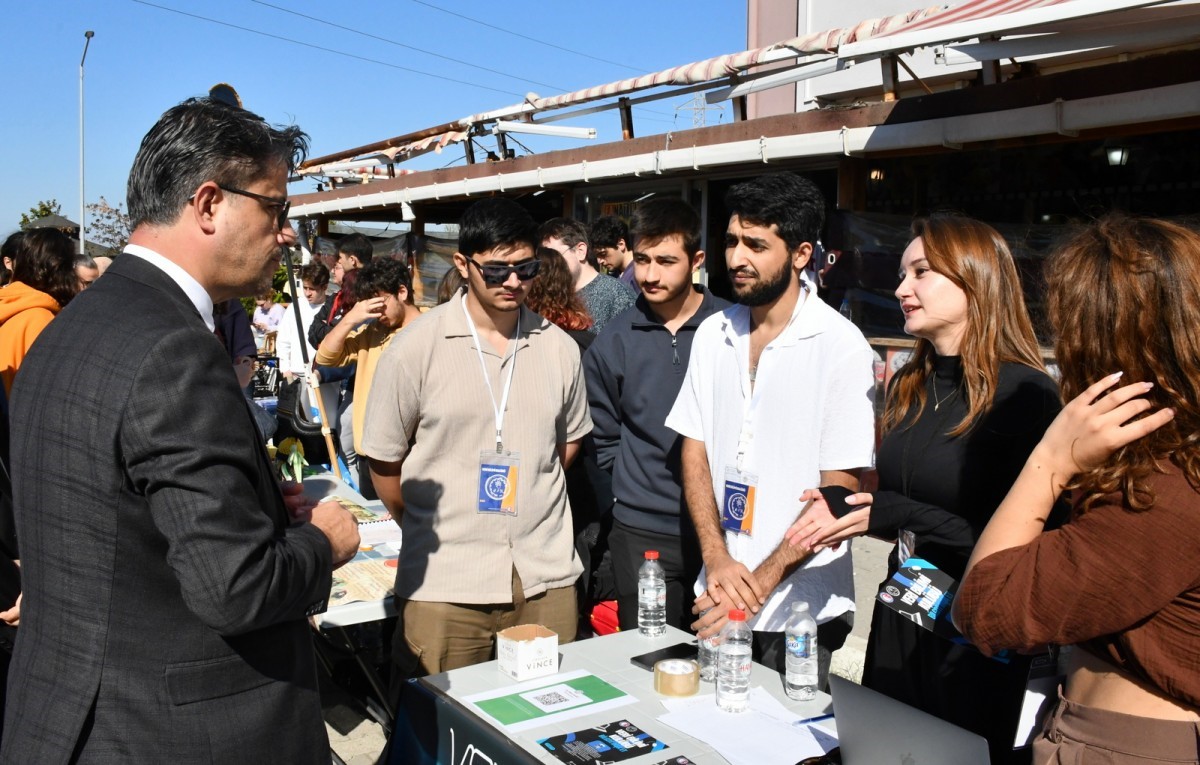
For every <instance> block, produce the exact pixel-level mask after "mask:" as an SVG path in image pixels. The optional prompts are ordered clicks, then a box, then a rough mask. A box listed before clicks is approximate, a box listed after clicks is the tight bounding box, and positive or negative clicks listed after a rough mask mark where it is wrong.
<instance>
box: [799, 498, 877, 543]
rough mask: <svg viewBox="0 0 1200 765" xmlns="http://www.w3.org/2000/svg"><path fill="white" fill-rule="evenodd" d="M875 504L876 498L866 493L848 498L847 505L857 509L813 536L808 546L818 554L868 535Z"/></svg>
mask: <svg viewBox="0 0 1200 765" xmlns="http://www.w3.org/2000/svg"><path fill="white" fill-rule="evenodd" d="M874 502H875V498H874V497H873V496H872V495H871V494H868V493H866V492H859V493H858V494H851V495H850V496H849V497H846V504H847V505H852V506H854V508H855V509H854V510H851V511H850V512H849V513H846V514H845V515H843V516H842V517H841V518H838V519H837V520H836V521H834V522H833V523H831V524H829V525H828V526H826V527H825V528H823V529H821V530H820V531H818V532H817V533H816V534H814V535H812V537H810V538H809V539H808V541H807V545H808V546H809V547H811V548H812V551H813V552H814V553H816V552H820V551H821V550H824V549H825V548H827V547H836V546H837V545H839V544H841V543H842V542H845V541H846V540H847V539H853V538H854V537H861V536H862V535H863V534H866V533H867V528H868V526H869V525H870V523H871V505H872V504H873V503H874Z"/></svg>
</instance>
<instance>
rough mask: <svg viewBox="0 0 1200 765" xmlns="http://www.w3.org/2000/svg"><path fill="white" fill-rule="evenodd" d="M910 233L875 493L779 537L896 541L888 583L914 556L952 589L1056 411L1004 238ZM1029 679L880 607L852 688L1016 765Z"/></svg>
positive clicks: (953, 227) (921, 224)
mask: <svg viewBox="0 0 1200 765" xmlns="http://www.w3.org/2000/svg"><path fill="white" fill-rule="evenodd" d="M912 233H913V238H912V240H911V242H910V243H909V245H908V247H907V248H906V249H905V251H904V254H903V256H902V257H901V262H900V277H901V281H900V286H899V287H897V289H896V297H897V298H899V300H900V308H901V309H902V310H903V312H904V330H905V332H907V333H908V334H910V335H913V336H915V337H916V343H915V345H914V348H913V353H912V358H911V359H910V360H909V362H908V363H907V364H906V365H905V366H904V367H903V368H902V369H901V370H900V371H899V372H898V373H897V376H896V377H895V379H893V380H892V384H891V389H890V390H889V391H888V401H887V407H886V409H885V412H884V415H883V440H882V442H881V443H880V446H879V451H878V457H877V459H876V463H877V464H876V467H877V470H878V472H879V489H878V491H875V492H873V493H858V494H852V495H850V496H849V497H847V498H846V500H845V502H846V505H848V506H849V507H850V508H852V509H851V510H850V511H849V512H848V513H846V514H844V515H842V517H840V518H839V519H838V520H836V521H834V522H833V523H831V524H829V525H827V526H825V527H824V528H823V529H821V530H820V531H816V533H815V534H814V533H813V532H814V529H813V527H812V526H811V525H808V526H805V519H806V517H807V516H809V515H810V513H805V515H804V516H801V519H800V521H798V522H797V524H796V525H795V526H793V529H792V531H791V532H790V533H789V537H790V538H791V539H792V540H793V544H795V543H801V544H807V545H810V546H813V547H815V548H820V547H822V546H826V545H832V544H836V543H838V542H841V541H843V540H846V539H849V538H851V537H854V536H859V535H861V534H871V535H872V536H876V537H880V538H884V539H889V540H897V547H896V549H895V550H893V552H892V555H891V557H890V558H889V561H888V564H889V570H888V576H889V578H890V576H891V575H892V574H894V573H895V572H896V571H897V569H898V567H899V566H900V565H901V564H902V563H904V561H905V560H906V559H908V558H910V557H916V558H920V559H923V560H926V561H929V562H931V563H932V564H933V565H935V566H937V567H938V568H940V569H941V570H943V571H945V572H946V573H948V574H949V575H950V576H952V577H954V578H955V579H958V578H960V577H961V576H962V575H963V571H964V569H965V567H966V563H967V558H968V557H969V556H970V554H971V549H972V548H973V547H974V545H975V540H976V539H977V538H978V536H979V534H980V532H982V531H983V528H984V526H985V525H986V524H987V522H988V519H989V518H990V517H991V515H992V512H993V511H994V510H995V509H996V507H997V506H998V505H999V504H1000V501H1001V500H1002V499H1003V498H1004V495H1005V493H1006V492H1007V491H1008V488H1009V487H1010V486H1011V485H1012V482H1013V480H1014V478H1015V477H1016V475H1017V473H1019V472H1020V470H1021V465H1022V464H1023V463H1024V461H1025V457H1026V456H1028V454H1029V452H1030V451H1031V450H1032V449H1033V446H1034V444H1036V443H1037V441H1038V439H1039V438H1041V435H1042V433H1043V432H1044V431H1045V429H1046V426H1047V425H1049V423H1050V421H1051V420H1053V419H1054V416H1055V415H1056V414H1057V413H1058V411H1059V409H1060V404H1059V398H1058V391H1057V388H1056V386H1055V384H1054V381H1053V380H1051V379H1050V377H1049V376H1048V375H1047V374H1046V372H1045V369H1044V368H1043V366H1042V361H1041V355H1040V353H1039V350H1038V345H1037V340H1036V338H1035V336H1034V333H1033V327H1032V325H1031V324H1030V321H1029V316H1028V314H1027V313H1026V311H1025V301H1024V298H1023V296H1022V293H1021V284H1020V281H1019V279H1018V277H1017V270H1016V266H1015V265H1014V263H1013V258H1012V255H1011V253H1010V252H1009V249H1008V245H1007V244H1006V243H1005V241H1004V239H1003V237H1001V236H1000V234H999V233H998V232H997V231H996V230H995V229H993V228H992V227H990V226H988V225H987V224H984V223H981V222H979V221H976V220H972V219H970V218H965V217H961V216H955V215H946V214H939V215H934V216H932V217H930V218H925V219H918V220H917V221H915V222H914V224H913V229H912ZM827 493H828V492H827ZM815 496H816V497H817V499H818V501H819V502H825V501H826V500H833V499H834V498H832V497H820V495H815ZM830 504H831V505H837V504H838V503H837V502H836V501H832V502H830ZM814 515H820V514H819V513H818V514H814ZM825 517H828V515H827V514H826V515H825ZM907 540H911V542H909V541H907ZM1028 668H1029V662H1028V660H1020V659H1018V660H1014V661H1012V662H1010V663H1008V664H1003V663H1001V662H998V661H994V660H992V659H989V658H987V657H985V656H983V655H981V654H980V653H979V652H978V651H977V650H975V649H974V648H971V647H969V646H964V645H961V644H959V643H956V642H952V641H951V640H949V639H947V638H945V637H942V636H940V635H935V634H934V633H933V632H931V631H929V630H927V629H924V628H922V627H920V626H918V625H916V624H914V623H913V622H911V621H908V620H907V619H905V618H904V617H902V616H900V615H899V614H897V613H896V612H894V611H892V610H891V609H889V608H887V607H886V606H885V605H884V604H883V603H880V602H878V601H877V602H876V605H875V611H874V614H873V616H872V623H871V633H870V637H869V639H868V644H867V656H866V664H865V667H864V670H863V680H862V682H863V685H866V686H868V687H871V688H873V689H875V690H877V691H880V692H882V693H886V694H887V695H889V696H892V697H893V698H896V699H899V700H900V701H903V702H905V703H907V704H910V705H912V706H915V707H918V708H920V709H923V710H925V711H927V712H929V713H931V714H934V715H937V716H938V717H941V718H943V719H945V720H949V721H950V722H953V723H955V724H957V725H960V726H962V727H965V728H968V729H970V730H973V731H975V732H977V733H979V734H980V735H983V736H985V737H986V738H987V739H988V741H989V744H990V745H991V749H992V760H993V762H1014V761H1015V762H1021V761H1023V760H1024V759H1027V754H1026V753H1016V754H1014V753H1013V739H1014V736H1015V733H1016V729H1017V718H1018V714H1019V712H1020V709H1021V702H1022V698H1023V695H1024V689H1025V682H1026V677H1027V672H1028Z"/></svg>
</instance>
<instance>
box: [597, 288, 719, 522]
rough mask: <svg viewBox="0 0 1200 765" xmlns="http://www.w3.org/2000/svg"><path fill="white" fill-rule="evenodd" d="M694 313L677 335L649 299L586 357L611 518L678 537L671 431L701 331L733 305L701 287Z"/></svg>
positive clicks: (678, 493)
mask: <svg viewBox="0 0 1200 765" xmlns="http://www.w3.org/2000/svg"><path fill="white" fill-rule="evenodd" d="M694 289H695V290H696V292H698V293H699V294H700V295H701V296H702V300H701V302H700V306H699V307H698V308H697V309H696V313H694V314H692V316H691V317H690V318H689V319H688V320H687V321H685V322H684V323H683V324H682V325H681V326H680V327H679V329H678V330H676V331H675V333H674V334H672V333H671V332H670V331H669V330H668V329H667V327H666V325H665V324H663V322H662V320H661V319H659V318H658V316H657V315H655V313H654V311H653V309H651V308H650V304H649V303H648V302H646V298H645V296H642V295H639V296H638V298H637V302H636V303H635V304H634V307H633V308H630V309H629V310H627V311H624V312H623V313H621V314H618V315H617V317H616V318H614V319H613V320H612V321H611V322H610V323H609V325H608V327H606V328H605V330H604V331H603V332H601V333H600V336H599V337H597V338H596V341H595V342H594V343H592V347H591V348H589V349H588V352H587V353H585V354H584V355H583V373H584V378H585V379H586V381H587V389H588V405H589V406H590V407H591V412H592V438H593V440H594V441H595V444H596V452H597V460H598V462H599V464H600V467H601V468H602V469H604V470H608V471H610V472H611V473H612V487H613V495H614V497H615V498H616V501H617V502H616V505H615V506H614V509H613V514H614V517H616V519H617V520H619V521H621V523H624V524H626V525H628V526H632V527H634V528H637V529H642V530H645V531H653V532H656V533H660V534H678V533H679V521H680V517H681V513H682V506H683V504H682V503H683V499H682V497H683V489H682V479H681V476H680V472H679V471H680V465H679V453H680V449H681V446H682V443H683V439H682V438H680V436H679V434H678V433H676V432H675V431H674V430H671V429H670V428H668V427H667V426H666V421H667V415H668V414H670V412H671V407H673V406H674V405H675V399H676V397H677V396H678V395H679V389H680V388H681V387H683V378H684V375H685V374H686V373H687V366H688V359H689V358H690V356H691V352H692V340H693V338H694V337H695V335H696V328H697V327H699V326H700V324H701V323H703V322H704V320H705V319H707V318H708V317H710V316H712V315H713V314H715V313H720V312H721V311H722V310H724V309H725V308H727V307H728V306H729V303H727V302H726V301H724V300H722V299H721V298H719V297H716V296H714V295H713V294H712V293H710V292H709V291H708V290H706V289H704V288H703V287H701V286H699V285H695V286H694Z"/></svg>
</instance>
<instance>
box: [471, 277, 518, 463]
mask: <svg viewBox="0 0 1200 765" xmlns="http://www.w3.org/2000/svg"><path fill="white" fill-rule="evenodd" d="M462 309H463V316H465V317H466V318H467V326H468V327H470V328H471V338H472V339H473V340H474V341H475V353H477V354H478V355H479V368H480V369H482V370H483V382H484V384H485V385H487V389H488V396H489V397H491V399H492V410H493V412H494V413H495V415H496V451H497V452H501V451H503V450H504V440H503V438H501V431H502V430H503V429H504V412H505V410H506V409H507V408H508V392H509V391H510V390H511V389H512V379H513V371H514V370H515V369H516V368H517V335H518V334H519V333H520V331H521V316H520V314H519V313H518V314H517V325H516V326H515V327H513V336H512V353H511V354H510V355H509V357H508V358H511V359H512V363H511V364H510V365H509V367H508V377H507V378H506V379H505V380H504V392H503V393H502V394H501V395H500V405H499V406H496V393H495V391H493V390H492V380H491V376H490V375H488V370H487V364H486V363H484V360H483V346H482V344H481V343H480V342H479V332H477V331H476V330H475V322H474V321H472V320H471V313H470V311H468V310H467V295H466V293H465V292H464V293H463V296H462ZM518 310H519V309H518ZM506 360H507V359H504V360H501V362H500V367H501V368H503V367H504V361H506Z"/></svg>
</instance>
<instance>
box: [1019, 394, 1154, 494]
mask: <svg viewBox="0 0 1200 765" xmlns="http://www.w3.org/2000/svg"><path fill="white" fill-rule="evenodd" d="M1120 379H1121V373H1120V372H1117V373H1116V374H1112V375H1109V376H1108V377H1105V378H1104V379H1102V380H1100V381H1099V382H1096V383H1093V384H1092V385H1091V386H1089V387H1088V389H1087V390H1085V391H1084V392H1083V393H1081V394H1079V395H1078V396H1076V397H1075V399H1074V400H1073V401H1071V402H1070V403H1069V404H1067V405H1066V406H1065V407H1063V410H1062V411H1061V412H1059V414H1058V416H1057V417H1055V418H1054V422H1052V423H1050V427H1049V428H1047V429H1046V433H1045V435H1043V436H1042V440H1041V442H1040V443H1039V444H1038V445H1037V447H1036V448H1035V449H1034V454H1033V455H1032V456H1031V460H1036V461H1039V462H1041V463H1042V464H1043V465H1046V466H1047V467H1049V468H1050V469H1051V470H1052V471H1054V472H1053V475H1054V476H1055V478H1056V479H1059V480H1062V481H1064V482H1065V481H1068V480H1070V478H1071V476H1074V475H1077V474H1079V473H1085V472H1087V471H1089V470H1092V469H1094V468H1097V467H1099V466H1100V465H1102V464H1104V461H1105V460H1107V459H1108V458H1109V457H1110V456H1112V455H1113V453H1114V452H1116V451H1117V450H1118V449H1120V448H1121V447H1123V446H1125V445H1127V444H1130V443H1133V442H1134V441H1136V440H1137V439H1139V438H1142V437H1144V436H1147V435H1149V434H1151V433H1153V432H1154V431H1156V430H1158V429H1159V428H1161V427H1162V426H1163V425H1166V424H1167V423H1168V422H1170V421H1171V418H1173V417H1174V416H1175V411H1174V410H1173V409H1160V410H1159V411H1157V412H1154V413H1153V414H1149V415H1146V416H1145V417H1142V418H1141V419H1139V420H1135V419H1134V418H1135V417H1137V416H1139V415H1141V414H1145V413H1146V412H1148V411H1150V409H1151V407H1152V406H1153V404H1152V403H1151V402H1150V401H1148V400H1147V399H1145V398H1142V397H1143V396H1144V395H1145V394H1146V393H1148V392H1149V391H1150V390H1151V389H1152V388H1153V387H1154V383H1150V382H1136V383H1131V384H1129V385H1125V386H1122V387H1120V388H1117V389H1116V390H1111V391H1110V390H1109V389H1110V388H1112V386H1114V385H1116V384H1117V382H1118V381H1119V380H1120ZM1106 391H1108V392H1107V393H1106Z"/></svg>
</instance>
